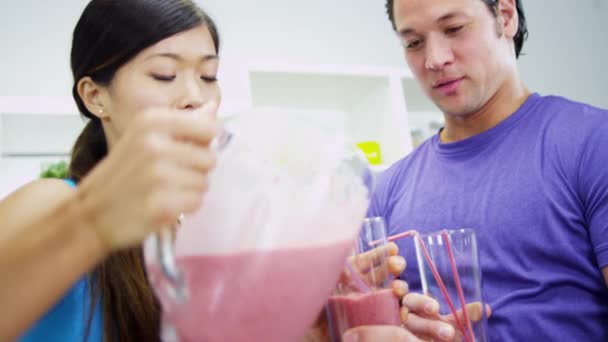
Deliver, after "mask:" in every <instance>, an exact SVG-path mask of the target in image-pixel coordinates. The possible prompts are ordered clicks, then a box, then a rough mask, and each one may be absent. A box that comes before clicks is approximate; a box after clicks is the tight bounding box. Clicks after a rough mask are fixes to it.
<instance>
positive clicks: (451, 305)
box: [417, 236, 470, 342]
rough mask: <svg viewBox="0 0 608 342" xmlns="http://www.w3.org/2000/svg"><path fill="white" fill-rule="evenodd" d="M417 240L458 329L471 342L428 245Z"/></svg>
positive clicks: (419, 239)
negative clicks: (427, 247)
mask: <svg viewBox="0 0 608 342" xmlns="http://www.w3.org/2000/svg"><path fill="white" fill-rule="evenodd" d="M417 238H418V242H419V243H420V246H421V247H422V253H423V254H424V258H425V259H426V261H427V263H428V264H429V267H430V269H431V272H432V273H433V277H435V281H436V282H437V285H439V288H440V289H441V293H443V297H444V298H445V301H446V303H447V304H448V307H449V308H450V311H452V314H453V315H454V320H455V321H456V325H457V326H458V329H459V330H460V331H462V333H463V334H464V339H465V341H467V342H470V340H469V338H468V337H469V336H468V334H467V333H466V331H465V330H464V326H463V324H462V322H460V318H458V312H457V311H456V308H455V307H454V303H453V302H452V300H451V299H450V295H449V294H448V290H447V288H446V287H445V285H444V284H443V281H442V280H441V276H440V275H439V272H438V271H437V269H436V268H435V264H434V263H433V260H432V259H431V256H430V255H429V251H428V250H427V249H426V245H425V244H424V241H422V239H421V238H420V236H418V237H417ZM463 310H465V308H463Z"/></svg>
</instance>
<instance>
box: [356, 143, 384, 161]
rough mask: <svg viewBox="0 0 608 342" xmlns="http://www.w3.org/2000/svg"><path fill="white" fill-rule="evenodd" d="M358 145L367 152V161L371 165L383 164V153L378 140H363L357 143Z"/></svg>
mask: <svg viewBox="0 0 608 342" xmlns="http://www.w3.org/2000/svg"><path fill="white" fill-rule="evenodd" d="M357 147H359V149H361V151H363V153H365V156H366V157H367V161H369V163H370V164H371V165H381V164H382V154H381V153H380V144H379V143H378V142H377V141H361V142H359V143H357Z"/></svg>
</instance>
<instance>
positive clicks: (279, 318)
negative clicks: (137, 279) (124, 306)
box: [149, 242, 352, 342]
mask: <svg viewBox="0 0 608 342" xmlns="http://www.w3.org/2000/svg"><path fill="white" fill-rule="evenodd" d="M351 246H352V242H344V243H339V244H333V245H328V246H323V247H310V248H294V249H286V250H275V251H268V252H246V253H240V254H234V255H222V256H219V255H218V256H190V257H183V258H179V259H178V260H177V263H178V266H179V268H180V269H181V270H183V271H184V273H185V277H186V282H187V284H188V287H189V299H188V302H187V303H185V304H183V305H181V306H176V305H174V304H172V301H171V300H170V299H169V297H168V296H167V293H166V291H158V292H159V298H160V300H161V302H162V303H163V309H164V313H163V315H164V317H163V319H164V320H165V321H168V322H172V323H173V325H174V326H175V328H176V331H177V334H178V336H179V341H180V342H194V341H206V342H215V341H226V342H232V341H235V342H237V341H239V342H240V341H265V342H285V341H299V340H300V339H301V338H302V337H303V335H304V334H305V333H306V331H307V330H308V329H309V327H310V326H311V325H312V323H313V322H314V320H315V318H316V317H317V315H318V313H319V312H320V311H321V310H322V308H323V303H324V301H325V300H326V299H327V297H328V296H329V295H330V294H331V290H332V287H333V286H334V285H335V283H336V280H337V278H338V275H339V273H340V270H341V269H342V266H343V264H344V259H345V258H346V255H347V254H348V249H349V247H351ZM149 277H150V280H151V282H152V283H153V284H154V285H155V288H157V289H159V288H161V289H162V288H163V286H164V285H165V284H166V283H165V282H164V278H163V277H162V276H161V275H160V274H159V272H158V268H157V267H152V266H149Z"/></svg>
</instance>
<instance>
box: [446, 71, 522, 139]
mask: <svg viewBox="0 0 608 342" xmlns="http://www.w3.org/2000/svg"><path fill="white" fill-rule="evenodd" d="M507 83H509V82H507ZM529 96H530V91H529V90H528V88H527V87H526V86H525V85H524V84H523V83H522V82H521V81H519V80H518V81H515V80H514V81H513V82H510V84H505V85H504V86H503V87H501V88H500V89H499V90H498V91H497V92H496V94H494V95H493V96H492V97H491V98H490V100H489V101H487V102H486V104H485V105H483V107H481V108H480V109H479V110H478V111H476V112H474V113H470V114H468V115H465V116H454V115H449V114H445V128H444V129H443V130H442V131H441V133H440V135H439V138H440V139H441V142H443V143H450V142H456V141H460V140H464V139H467V138H470V137H472V136H474V135H477V134H479V133H482V132H484V131H487V130H488V129H490V128H492V127H495V126H496V125H498V124H499V123H501V122H502V121H503V120H505V119H506V118H508V117H509V116H511V115H512V114H513V113H515V111H517V109H519V107H521V105H522V104H523V103H524V102H526V100H527V99H528V97H529Z"/></svg>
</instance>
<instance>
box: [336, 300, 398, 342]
mask: <svg viewBox="0 0 608 342" xmlns="http://www.w3.org/2000/svg"><path fill="white" fill-rule="evenodd" d="M328 309H329V315H330V317H331V321H332V328H333V329H332V330H333V335H334V336H335V337H336V339H337V340H338V341H340V340H341V338H340V337H341V336H342V334H343V333H344V332H345V331H346V330H347V329H350V328H353V327H357V326H361V325H399V324H401V318H400V317H401V316H400V314H399V309H400V307H399V298H397V296H395V294H394V293H393V290H392V289H385V290H375V291H374V292H371V293H366V294H362V293H351V294H348V295H333V296H331V297H330V298H329V302H328Z"/></svg>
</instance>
